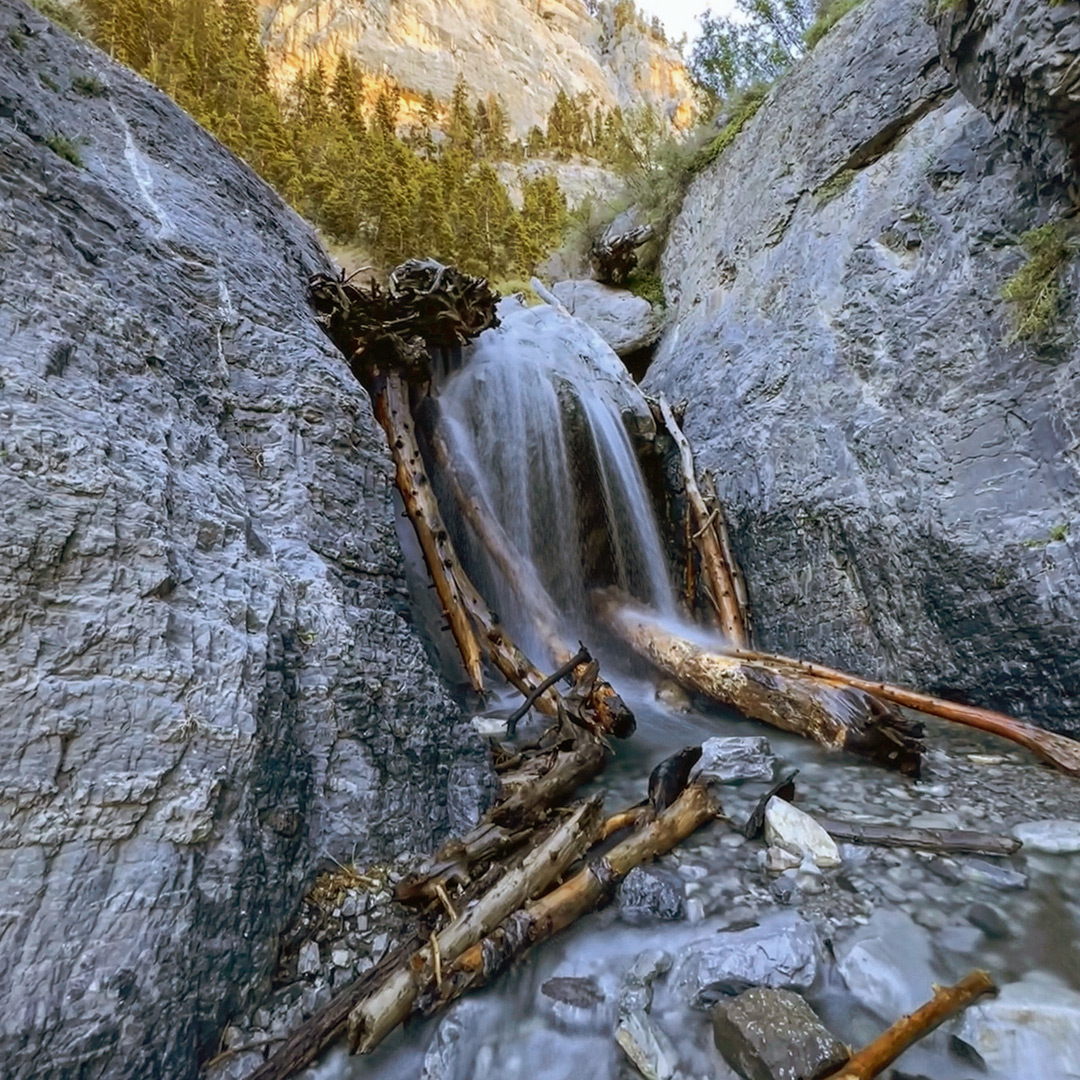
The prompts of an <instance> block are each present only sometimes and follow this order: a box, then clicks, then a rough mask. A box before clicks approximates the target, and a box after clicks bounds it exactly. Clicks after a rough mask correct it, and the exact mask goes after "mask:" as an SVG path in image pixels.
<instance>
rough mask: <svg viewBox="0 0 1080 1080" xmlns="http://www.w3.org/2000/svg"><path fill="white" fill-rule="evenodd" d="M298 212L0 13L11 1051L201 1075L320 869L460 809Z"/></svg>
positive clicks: (104, 76) (3, 989)
mask: <svg viewBox="0 0 1080 1080" xmlns="http://www.w3.org/2000/svg"><path fill="white" fill-rule="evenodd" d="M326 269H328V266H327V262H326V259H325V256H324V255H323V254H322V252H321V250H320V248H319V246H318V244H317V242H316V240H315V238H314V236H313V234H312V232H311V230H310V229H309V228H308V227H307V226H305V225H304V224H303V223H302V222H301V221H300V220H299V219H298V218H297V217H296V216H295V215H294V214H293V213H292V212H291V211H290V210H288V209H287V208H286V207H285V206H284V205H283V204H282V202H281V201H280V200H279V199H278V198H277V196H275V195H274V194H273V193H272V192H271V191H270V190H269V189H268V188H267V187H266V186H265V185H264V184H263V183H262V182H261V181H260V180H259V179H258V178H257V177H256V176H255V175H254V173H252V172H251V170H250V169H248V168H247V167H246V166H245V165H243V164H242V163H241V162H239V161H238V160H236V159H235V158H234V157H232V155H230V154H229V153H228V152H226V151H225V150H224V149H223V148H222V147H221V146H220V145H219V144H218V143H217V142H216V141H215V140H214V139H213V138H211V137H210V136H209V135H208V134H206V133H205V132H204V131H203V130H202V129H200V128H199V127H197V126H196V125H195V123H194V122H193V121H192V120H190V118H188V117H187V116H186V115H185V114H184V113H183V112H181V111H180V110H179V109H178V108H177V107H176V106H174V105H173V104H172V103H171V102H170V101H169V100H168V99H167V98H165V97H164V96H163V95H162V94H160V93H158V92H157V91H156V90H154V89H152V88H151V87H150V86H149V85H148V84H147V83H146V82H144V81H143V80H141V79H139V78H138V77H136V76H135V75H133V74H131V73H130V72H128V71H125V70H123V69H121V68H119V67H117V66H115V65H113V64H112V63H110V62H109V61H108V60H107V58H106V57H104V56H103V55H102V54H101V53H100V52H98V51H96V50H94V49H92V48H90V47H89V46H87V45H84V44H82V43H79V42H76V41H75V40H73V39H71V38H69V37H67V36H66V35H65V34H63V33H62V32H61V31H59V30H57V29H56V28H55V27H53V26H52V25H51V24H50V23H48V22H47V21H46V20H45V19H43V18H41V17H40V16H39V15H37V13H35V12H33V11H32V10H31V9H30V8H29V7H27V6H25V5H24V4H22V3H20V2H18V0H0V282H2V285H0V506H2V507H3V511H2V513H0V551H2V557H0V669H2V670H3V673H4V677H3V680H2V682H0V1059H2V1060H3V1063H4V1064H3V1068H2V1070H0V1071H3V1073H4V1075H5V1076H7V1077H12V1078H29V1077H45V1076H48V1077H50V1078H63V1077H76V1076H78V1077H86V1078H91V1077H105V1076H107V1077H146V1076H159V1077H165V1078H172V1077H193V1076H194V1075H195V1074H196V1070H197V1065H198V1062H199V1060H200V1059H205V1058H206V1057H207V1056H209V1055H210V1054H212V1053H213V1052H214V1051H215V1049H216V1047H217V1045H218V1037H219V1034H220V1031H221V1029H222V1027H223V1026H224V1022H225V1021H226V1020H227V1019H228V1018H229V1017H230V1016H231V1015H233V1014H234V1013H235V1012H236V1011H237V1010H238V1009H239V1008H240V1007H241V1005H242V1004H243V1002H244V998H245V995H246V994H248V992H249V991H250V990H251V989H252V988H253V987H255V986H256V985H258V984H260V982H263V981H264V980H265V979H266V977H267V976H268V973H269V970H270V967H271V965H272V962H273V959H274V954H275V949H276V935H277V933H278V932H279V931H280V929H281V928H282V927H283V925H284V924H285V922H286V921H287V919H288V918H289V917H290V916H291V915H292V913H293V911H294V910H295V907H296V904H297V901H298V899H299V897H300V895H301V893H302V891H303V890H304V889H305V888H306V887H307V886H308V885H309V884H310V881H311V877H312V873H313V870H314V869H315V867H316V864H317V862H318V861H319V860H320V859H325V858H326V857H328V856H332V857H334V858H337V859H340V860H342V861H346V860H349V859H355V860H356V861H357V862H358V863H359V864H361V865H363V864H364V862H365V861H367V860H373V859H375V858H379V857H382V856H385V855H387V854H388V852H389V851H390V850H391V845H392V844H393V845H395V846H398V845H416V846H418V847H419V846H421V845H425V846H426V845H427V844H429V843H430V842H431V840H432V837H433V836H434V834H436V833H438V832H440V831H444V830H445V829H446V827H447V825H448V823H450V822H451V819H453V818H456V819H457V823H458V824H460V823H461V820H462V819H463V818H465V817H468V816H469V815H470V814H471V813H474V812H475V810H476V803H477V801H478V799H479V798H481V797H482V794H483V786H484V777H485V774H484V771H483V770H484V766H483V765H482V763H481V760H480V758H479V752H478V749H474V747H475V746H477V742H476V741H475V740H473V739H471V738H470V737H469V736H468V734H467V732H468V729H467V727H466V726H465V725H464V724H463V723H462V722H461V721H460V719H459V717H458V715H457V711H456V709H455V706H454V704H453V702H452V701H451V699H450V698H449V696H448V694H447V691H446V689H445V688H444V686H443V684H442V683H441V681H440V679H439V677H438V675H437V674H436V672H435V671H434V670H433V668H432V667H431V665H430V664H429V662H428V659H427V656H426V654H425V651H424V648H423V646H422V643H421V640H420V638H419V637H418V635H417V633H416V632H415V630H414V629H413V627H412V626H411V625H410V618H409V607H408V598H407V595H406V592H405V586H404V583H403V579H402V568H401V564H402V557H401V552H400V549H399V547H398V543H397V539H396V535H395V526H394V518H393V513H392V503H391V489H390V483H389V476H390V473H389V463H388V459H387V455H386V452H385V447H384V445H383V442H382V439H381V436H380V434H379V433H378V430H377V428H376V425H375V423H374V420H373V418H372V417H371V415H370V410H369V405H368V402H367V400H366V398H365V396H364V394H363V392H362V391H361V390H360V389H359V387H358V386H357V384H356V383H355V382H354V380H353V378H352V376H351V375H350V374H349V372H348V369H347V367H346V365H345V364H344V362H343V361H342V359H341V357H340V356H338V355H337V354H336V353H335V351H334V349H333V348H332V347H331V345H330V343H329V341H328V340H327V339H326V338H325V337H324V336H323V334H322V332H321V331H320V329H319V327H318V326H317V325H316V324H315V322H314V320H313V318H312V316H311V313H310V311H309V310H308V308H307V306H306V303H305V300H304V287H305V281H306V277H307V275H308V274H310V273H311V272H313V271H317V270H326Z"/></svg>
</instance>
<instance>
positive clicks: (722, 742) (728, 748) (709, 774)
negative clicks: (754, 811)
mask: <svg viewBox="0 0 1080 1080" xmlns="http://www.w3.org/2000/svg"><path fill="white" fill-rule="evenodd" d="M775 764H776V758H775V756H774V755H773V752H772V747H771V746H770V744H769V740H768V739H765V738H762V737H761V736H749V737H745V738H743V737H739V738H720V737H717V738H713V739H706V740H705V741H704V742H703V743H702V744H701V760H700V761H698V763H697V765H695V766H694V768H693V769H691V771H690V778H691V779H694V778H695V777H698V776H704V777H706V778H708V779H710V780H714V781H716V782H719V783H722V784H728V783H731V782H732V781H735V780H771V779H772V777H773V769H774V767H775Z"/></svg>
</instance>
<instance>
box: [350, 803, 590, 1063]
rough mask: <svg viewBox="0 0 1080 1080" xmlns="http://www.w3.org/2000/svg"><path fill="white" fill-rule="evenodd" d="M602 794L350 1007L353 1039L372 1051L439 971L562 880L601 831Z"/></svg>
mask: <svg viewBox="0 0 1080 1080" xmlns="http://www.w3.org/2000/svg"><path fill="white" fill-rule="evenodd" d="M601 806H602V796H601V795H595V796H593V797H592V798H591V799H589V800H588V801H586V802H584V803H582V804H581V805H580V806H578V807H577V809H576V810H574V812H573V813H572V814H571V815H570V816H569V817H567V818H566V820H565V821H564V822H563V823H562V824H560V825H558V826H557V827H556V828H555V829H554V830H553V831H552V832H551V833H550V834H549V835H548V836H547V837H546V838H545V839H544V840H543V841H542V842H540V843H539V844H537V845H536V847H534V848H533V849H532V850H531V851H530V852H529V854H528V855H527V856H526V857H525V859H524V861H523V862H522V863H521V865H520V866H518V867H516V868H515V869H513V870H511V871H510V872H509V873H507V874H506V875H505V876H504V877H502V878H501V879H500V880H499V881H498V882H497V883H496V884H495V885H494V886H493V887H492V888H491V889H490V890H489V891H488V892H486V893H485V894H484V895H483V896H481V897H479V898H478V899H477V900H476V901H475V903H473V904H472V905H471V906H470V907H468V908H467V909H466V910H464V911H462V912H461V914H460V915H458V917H457V918H456V919H453V920H452V921H451V922H450V924H449V925H448V926H446V927H445V928H444V929H443V930H441V931H440V932H439V933H438V934H436V935H435V936H434V938H433V939H432V941H431V943H430V944H429V945H426V946H424V947H423V948H421V949H419V950H417V952H416V953H414V954H413V956H412V957H411V958H410V959H409V961H408V963H406V964H405V965H403V966H402V967H400V968H398V969H397V970H396V971H394V972H392V973H391V974H390V975H389V977H388V978H386V979H385V980H384V981H383V983H382V984H381V985H380V986H379V987H378V988H377V989H376V990H375V991H374V992H373V993H371V994H370V995H368V996H367V997H366V998H365V999H364V1000H363V1001H360V1002H359V1003H358V1004H357V1005H355V1006H354V1007H353V1009H352V1011H351V1012H350V1013H349V1021H348V1031H349V1043H350V1045H351V1047H352V1049H353V1051H354V1052H357V1051H359V1052H361V1053H367V1052H368V1051H370V1050H373V1049H374V1048H375V1047H376V1046H378V1044H379V1043H380V1042H382V1040H383V1039H384V1038H385V1037H386V1036H387V1035H388V1034H389V1033H390V1032H391V1031H392V1030H393V1029H394V1028H395V1027H397V1025H398V1024H400V1023H401V1022H402V1021H403V1020H405V1019H407V1018H408V1016H409V1014H410V1013H411V1011H412V1008H413V1004H414V1002H415V1001H416V998H417V995H418V994H419V993H420V992H421V991H422V990H423V989H425V988H426V986H427V984H428V983H429V982H430V981H431V980H432V979H434V978H435V977H436V972H437V971H438V972H439V978H438V979H437V980H436V981H437V982H441V981H442V974H441V973H442V972H443V971H445V970H447V969H448V967H449V966H450V965H452V964H453V963H454V961H456V960H457V959H458V957H460V956H461V954H462V953H463V952H464V951H465V950H466V949H468V948H469V947H470V946H471V945H474V944H475V943H477V942H478V941H481V940H483V938H485V937H486V936H487V935H488V934H490V933H491V932H492V931H493V930H494V929H495V928H496V927H497V926H498V925H499V923H501V922H502V921H503V920H504V919H506V918H508V917H509V916H510V915H511V914H512V913H513V912H514V911H516V910H517V909H518V908H520V907H522V906H523V905H524V904H526V903H527V902H528V900H529V899H530V897H533V896H536V895H539V894H541V893H543V892H544V891H545V889H547V888H549V887H550V886H551V885H552V884H553V883H554V882H555V881H557V880H558V879H559V878H560V877H561V876H562V875H563V874H564V873H566V871H567V870H568V869H569V868H570V866H571V865H572V864H573V863H574V862H575V861H576V860H577V859H579V858H580V857H581V856H582V855H583V854H584V853H585V852H586V851H588V849H589V848H590V847H592V845H593V844H594V843H595V842H596V840H597V838H598V837H599V836H600V832H601V828H602V826H603V820H602V816H601Z"/></svg>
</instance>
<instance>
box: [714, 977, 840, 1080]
mask: <svg viewBox="0 0 1080 1080" xmlns="http://www.w3.org/2000/svg"><path fill="white" fill-rule="evenodd" d="M713 1039H714V1041H715V1043H716V1049H717V1050H719V1051H720V1054H721V1055H722V1056H723V1058H724V1060H725V1061H726V1062H727V1063H728V1064H729V1065H730V1066H731V1067H732V1068H733V1069H734V1070H735V1071H736V1072H737V1073H738V1074H739V1075H740V1076H741V1077H744V1080H807V1078H811V1080H812V1078H814V1077H818V1076H825V1075H827V1074H828V1073H830V1072H832V1071H833V1070H835V1069H838V1068H839V1067H840V1066H841V1065H843V1064H844V1062H845V1061H847V1059H848V1052H847V1048H846V1047H845V1046H844V1044H843V1043H841V1042H840V1041H839V1039H837V1038H836V1037H835V1036H834V1035H833V1034H832V1033H831V1032H830V1031H829V1029H828V1028H827V1027H825V1025H824V1024H823V1023H822V1022H821V1021H820V1020H819V1019H818V1018H817V1016H816V1015H815V1014H814V1010H813V1009H811V1008H810V1006H809V1005H807V1004H806V1002H805V1001H803V999H802V998H801V997H799V995H798V994H793V993H791V992H789V991H787V990H770V989H767V988H764V987H755V988H753V989H751V990H747V991H745V992H744V993H742V994H740V995H739V996H738V997H737V998H734V999H732V1000H730V1001H721V1002H720V1003H719V1004H718V1005H717V1006H716V1008H715V1009H714V1010H713Z"/></svg>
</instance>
